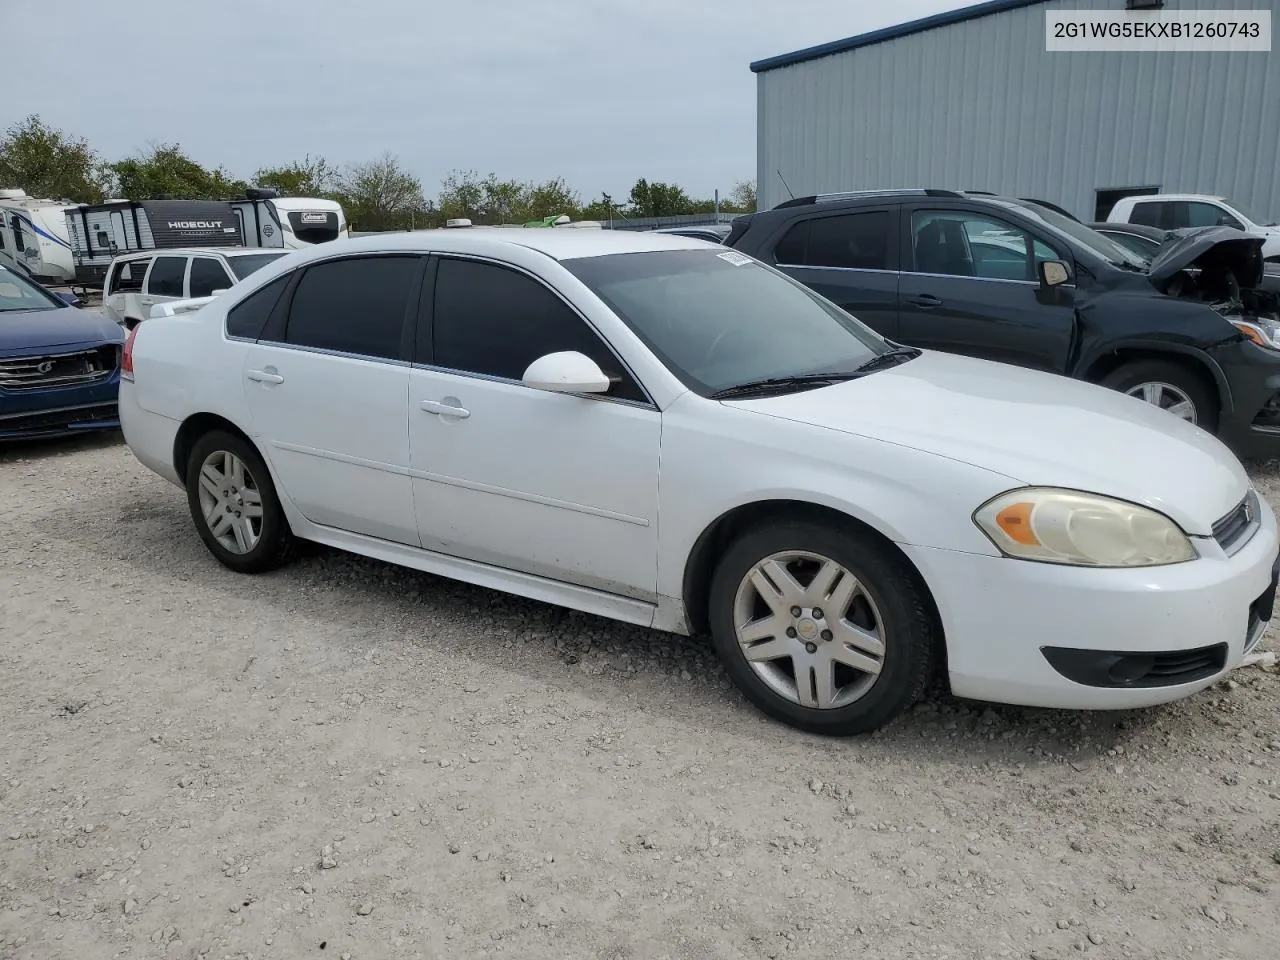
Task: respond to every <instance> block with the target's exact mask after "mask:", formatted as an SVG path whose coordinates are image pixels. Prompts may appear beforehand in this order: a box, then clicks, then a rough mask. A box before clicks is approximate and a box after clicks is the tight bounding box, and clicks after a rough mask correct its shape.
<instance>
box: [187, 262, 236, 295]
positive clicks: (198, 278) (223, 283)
mask: <svg viewBox="0 0 1280 960" xmlns="http://www.w3.org/2000/svg"><path fill="white" fill-rule="evenodd" d="M234 283H235V281H233V280H232V279H231V278H230V277H228V276H227V271H226V270H225V269H224V268H223V266H222V263H221V262H220V261H218V260H214V259H213V258H212V257H192V258H191V280H190V282H189V284H188V286H189V287H190V289H191V296H193V297H211V296H213V291H215V290H226V289H227V288H228V287H230V286H233V285H234Z"/></svg>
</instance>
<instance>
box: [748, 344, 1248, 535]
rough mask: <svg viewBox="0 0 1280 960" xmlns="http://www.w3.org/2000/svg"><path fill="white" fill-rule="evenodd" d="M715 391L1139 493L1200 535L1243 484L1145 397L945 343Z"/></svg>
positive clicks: (1041, 475) (969, 459) (1227, 459)
mask: <svg viewBox="0 0 1280 960" xmlns="http://www.w3.org/2000/svg"><path fill="white" fill-rule="evenodd" d="M725 402H726V403H729V404H731V405H732V406H735V407H739V408H741V409H744V410H750V411H753V412H755V413H759V414H761V415H765V416H770V417H778V418H781V419H784V420H792V421H797V422H800V423H806V424H811V425H813V426H815V427H821V428H826V429H829V430H836V431H841V432H844V433H849V434H857V435H860V436H865V437H871V438H874V439H877V440H881V441H884V442H886V443H894V444H898V445H901V446H907V447H912V448H914V449H917V450H923V451H925V452H928V453H932V454H935V455H937V456H941V457H947V458H949V459H952V460H959V461H962V462H964V463H969V464H971V465H973V466H975V467H980V468H982V469H985V470H988V471H991V472H994V473H998V474H1002V475H1004V476H1006V477H1008V478H1010V484H1009V486H1010V487H1011V488H1012V487H1015V486H1018V485H1020V484H1031V485H1037V486H1056V487H1067V488H1070V489H1073V490H1085V491H1089V492H1092V493H1100V494H1104V495H1106V496H1111V497H1118V498H1120V499H1122V500H1128V501H1130V502H1133V503H1140V504H1143V505H1145V506H1148V507H1151V508H1152V509H1154V510H1159V511H1160V512H1162V513H1164V514H1166V515H1167V516H1169V517H1171V518H1172V519H1173V520H1174V521H1175V522H1177V523H1178V524H1179V525H1181V526H1182V528H1183V529H1184V530H1186V531H1187V533H1189V534H1192V535H1195V536H1210V535H1211V534H1212V527H1213V524H1214V522H1216V521H1217V520H1219V519H1220V518H1221V517H1223V516H1225V515H1226V514H1227V513H1229V512H1230V511H1231V510H1232V509H1234V508H1235V507H1236V506H1237V505H1238V504H1239V503H1240V501H1241V500H1242V499H1243V498H1244V496H1245V494H1246V493H1247V492H1248V489H1249V479H1248V476H1247V475H1246V473H1245V471H1244V468H1243V467H1242V466H1241V464H1240V461H1239V460H1238V459H1236V457H1235V455H1234V454H1232V453H1231V451H1230V450H1228V449H1227V448H1226V446H1224V445H1223V444H1222V443H1221V441H1219V440H1218V439H1217V438H1216V437H1214V436H1212V435H1211V434H1209V433H1208V432H1206V431H1205V430H1202V429H1201V428H1199V427H1195V426H1192V425H1191V424H1189V423H1187V422H1185V421H1183V420H1180V419H1178V418H1177V417H1175V416H1173V415H1172V414H1169V413H1166V412H1164V411H1163V410H1159V409H1157V408H1156V407H1154V406H1152V405H1150V404H1148V403H1145V402H1143V401H1141V400H1138V399H1135V398H1133V397H1126V396H1124V395H1123V394H1121V393H1117V392H1115V391H1112V390H1108V389H1106V388H1104V387H1099V386H1095V385H1093V384H1088V383H1084V382H1082V381H1079V380H1072V379H1069V378H1067V377H1062V376H1057V375H1056V374H1050V373H1038V372H1036V371H1034V370H1025V369H1022V368H1021V367H1015V366H1011V365H1009V364H1003V363H993V362H990V361H986V360H974V359H971V358H968V357H961V356H956V355H953V354H947V353H935V352H933V351H925V352H923V353H922V354H921V355H920V356H919V357H917V358H916V359H914V360H911V361H908V362H906V363H903V364H901V365H899V366H897V367H895V368H892V369H889V370H885V371H882V372H880V373H874V374H871V375H869V376H866V377H862V378H860V379H858V380H852V381H849V382H846V383H840V384H836V385H834V386H831V387H824V388H821V389H817V390H807V391H803V392H800V393H792V394H787V395H784V396H778V397H768V398H762V399H757V400H734V401H725ZM978 506H979V505H978V504H976V503H975V504H974V507H975V509H976V508H977V507H978Z"/></svg>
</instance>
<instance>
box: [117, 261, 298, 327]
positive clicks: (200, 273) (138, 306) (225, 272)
mask: <svg viewBox="0 0 1280 960" xmlns="http://www.w3.org/2000/svg"><path fill="white" fill-rule="evenodd" d="M287 254H288V251H285V250H280V251H267V250H261V249H256V248H236V247H231V248H226V247H222V248H201V247H185V248H182V249H177V250H147V251H142V252H138V253H126V254H123V255H121V256H119V257H116V258H115V259H114V260H113V261H111V266H110V267H108V268H107V276H106V279H105V280H104V281H103V285H102V309H103V313H105V314H106V315H107V316H108V317H110V318H111V319H112V320H114V321H115V322H116V323H119V324H123V325H124V327H125V328H126V329H132V328H133V327H135V326H136V325H137V324H138V323H140V322H141V321H143V320H145V319H146V318H147V317H148V316H149V315H150V313H151V308H152V307H153V306H155V305H156V304H157V303H165V302H168V301H171V300H186V299H189V298H192V297H211V296H213V295H214V294H215V293H217V292H219V291H222V290H228V289H230V288H231V287H233V286H235V285H236V284H237V283H238V282H239V281H241V280H243V279H244V278H245V277H247V276H249V274H251V273H253V272H254V271H255V270H259V269H261V268H262V267H265V266H266V265H267V264H268V263H271V262H272V261H273V260H278V259H280V258H281V257H283V256H287Z"/></svg>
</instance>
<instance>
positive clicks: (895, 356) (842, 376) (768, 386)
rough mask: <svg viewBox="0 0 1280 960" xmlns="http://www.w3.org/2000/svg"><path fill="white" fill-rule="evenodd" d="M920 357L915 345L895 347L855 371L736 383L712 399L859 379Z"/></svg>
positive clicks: (805, 374) (808, 374)
mask: <svg viewBox="0 0 1280 960" xmlns="http://www.w3.org/2000/svg"><path fill="white" fill-rule="evenodd" d="M918 356H920V351H919V350H918V349H917V348H915V347H893V348H892V349H890V350H886V351H885V352H884V353H881V354H877V355H876V356H874V357H872V358H871V359H870V360H868V361H867V362H866V363H864V364H862V365H861V366H858V367H854V368H853V369H852V370H829V371H826V372H825V373H802V374H797V375H796V376H793V377H768V378H766V379H763V380H749V381H747V382H746V383H735V384H734V385H733V386H731V387H725V388H724V389H723V390H717V391H716V392H715V393H713V394H711V399H712V400H727V399H729V398H730V397H741V396H743V395H744V394H751V393H768V392H771V391H774V390H787V389H805V388H809V387H829V386H831V385H832V384H835V383H843V382H844V381H846V380H857V379H858V378H859V377H864V376H866V375H867V374H868V373H874V372H875V371H876V370H879V369H881V368H882V367H886V366H893V365H895V364H899V363H905V362H906V361H908V360H910V359H912V358H913V357H918Z"/></svg>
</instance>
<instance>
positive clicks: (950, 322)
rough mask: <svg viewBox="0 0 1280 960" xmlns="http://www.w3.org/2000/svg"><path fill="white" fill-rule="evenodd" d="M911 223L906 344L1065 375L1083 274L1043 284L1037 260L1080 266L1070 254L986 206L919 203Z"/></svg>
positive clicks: (905, 241)
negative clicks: (1050, 285) (1060, 283)
mask: <svg viewBox="0 0 1280 960" xmlns="http://www.w3.org/2000/svg"><path fill="white" fill-rule="evenodd" d="M902 225H903V227H904V230H903V236H902V248H901V256H902V261H903V271H902V280H901V284H900V286H899V304H900V313H899V318H900V320H899V339H900V340H901V341H902V342H904V343H909V344H911V345H913V346H917V347H925V348H927V349H932V350H945V351H947V352H949V353H959V354H965V355H967V356H972V357H981V358H983V359H987V360H1000V361H1003V362H1006V363H1014V364H1017V365H1018V366H1022V367H1031V368H1033V369H1037V370H1048V371H1052V372H1054V373H1064V372H1066V369H1067V364H1068V360H1069V358H1070V355H1071V347H1072V343H1073V341H1074V337H1075V306H1074V297H1075V285H1074V278H1073V280H1072V281H1070V282H1068V283H1067V284H1066V285H1064V286H1061V287H1056V288H1053V289H1042V288H1041V285H1040V282H1039V279H1038V275H1037V270H1036V264H1037V262H1039V261H1041V260H1064V261H1066V262H1067V263H1068V265H1071V264H1072V259H1071V257H1070V254H1069V252H1068V251H1067V250H1065V249H1061V248H1059V247H1058V246H1057V243H1056V241H1052V242H1051V241H1050V240H1048V239H1046V238H1044V237H1039V236H1036V235H1034V234H1033V233H1032V232H1031V231H1029V230H1027V229H1024V228H1023V227H1021V226H1019V225H1018V224H1016V223H1014V222H1013V221H1012V220H1011V219H1010V220H1007V219H1005V218H1003V217H1001V216H998V215H997V214H994V213H991V212H988V211H986V210H979V209H964V208H959V207H951V208H946V207H938V208H935V207H931V206H929V205H926V204H920V205H911V206H909V207H907V208H906V209H904V211H903V218H902ZM1072 269H1074V268H1073V267H1072Z"/></svg>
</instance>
